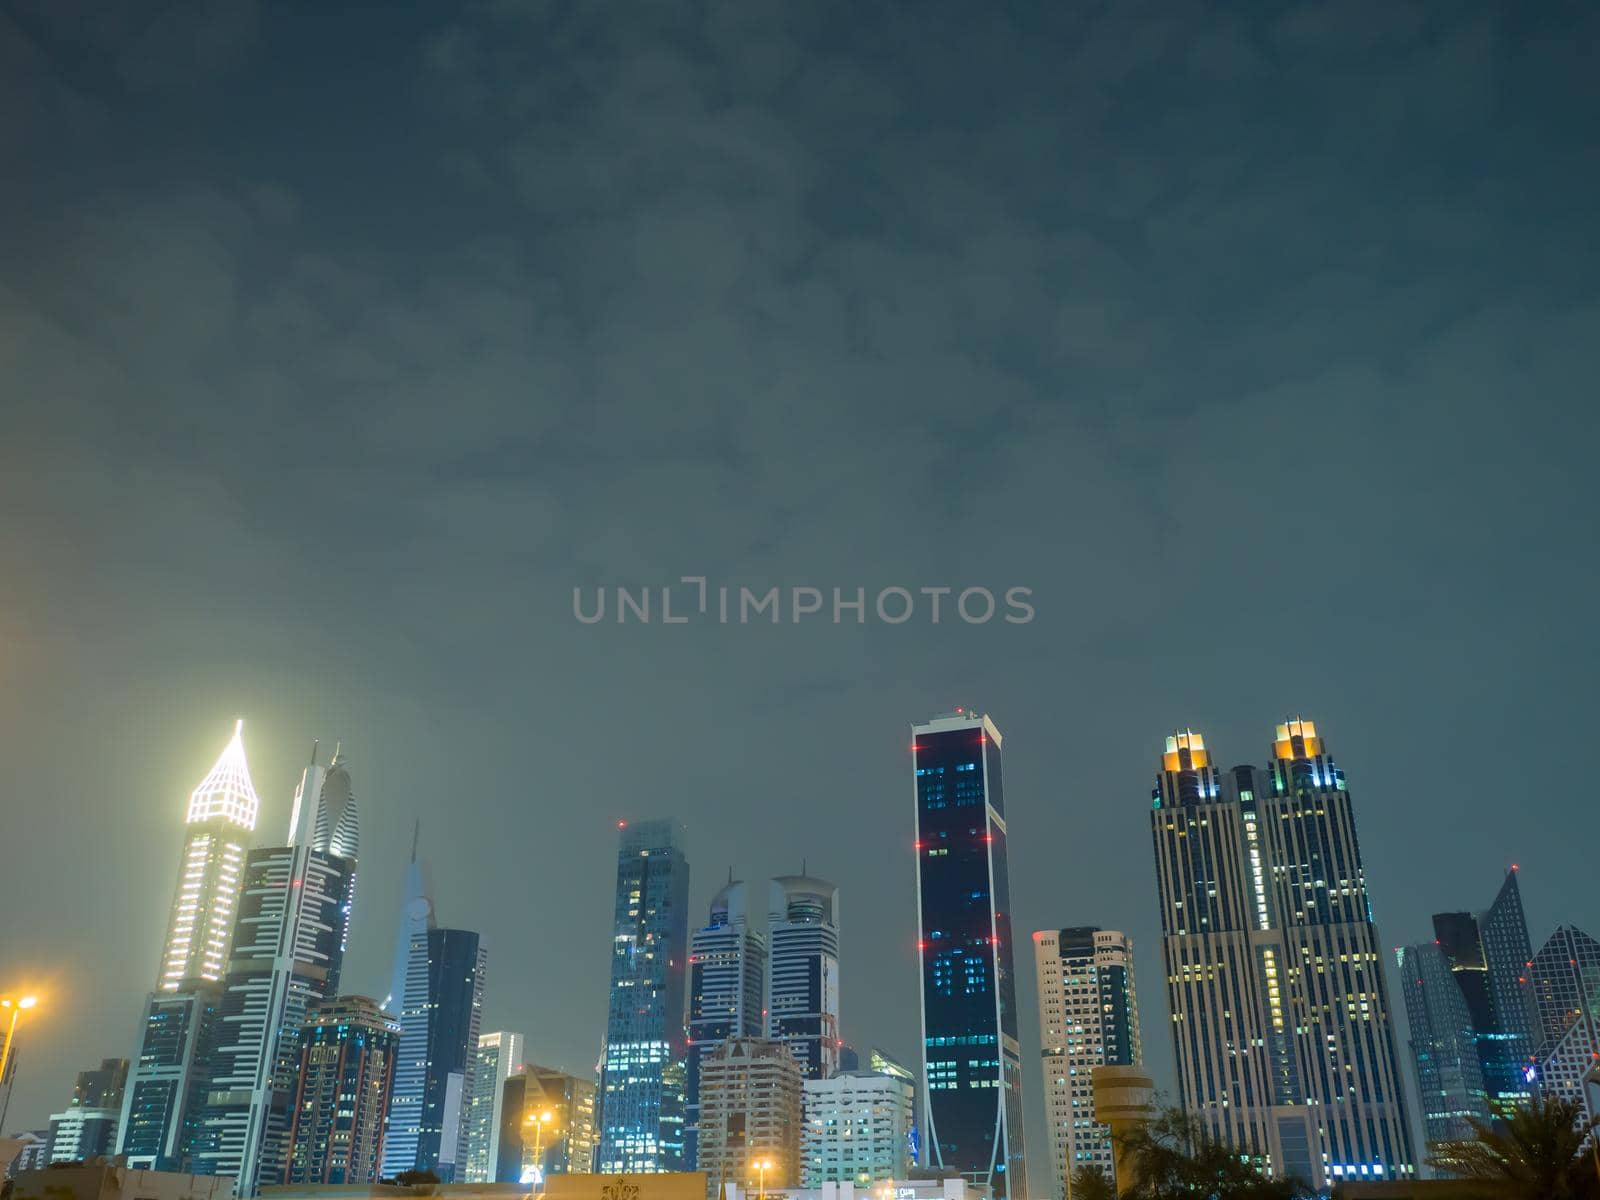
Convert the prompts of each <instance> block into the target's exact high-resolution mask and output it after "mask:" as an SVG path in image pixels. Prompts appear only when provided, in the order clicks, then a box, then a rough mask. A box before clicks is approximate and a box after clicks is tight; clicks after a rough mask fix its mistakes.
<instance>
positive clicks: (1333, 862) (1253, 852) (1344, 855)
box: [1151, 719, 1416, 1187]
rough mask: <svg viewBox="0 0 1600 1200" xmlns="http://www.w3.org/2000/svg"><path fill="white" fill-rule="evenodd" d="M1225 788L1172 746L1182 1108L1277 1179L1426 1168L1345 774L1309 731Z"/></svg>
mask: <svg viewBox="0 0 1600 1200" xmlns="http://www.w3.org/2000/svg"><path fill="white" fill-rule="evenodd" d="M1272 754H1273V757H1272V760H1271V762H1269V763H1268V764H1267V766H1266V767H1265V768H1255V767H1249V766H1243V767H1236V768H1234V769H1233V770H1231V771H1229V772H1228V773H1227V774H1226V775H1225V776H1219V774H1218V771H1217V769H1216V768H1215V767H1213V766H1212V765H1211V761H1210V757H1209V754H1208V752H1207V750H1206V748H1205V743H1204V740H1203V739H1202V738H1201V737H1200V735H1198V734H1196V733H1194V732H1193V731H1188V730H1186V731H1183V732H1180V733H1178V734H1176V735H1174V736H1172V737H1169V738H1168V739H1167V749H1166V754H1165V756H1164V758H1163V761H1162V770H1161V773H1160V775H1159V776H1158V777H1157V782H1156V788H1155V791H1154V793H1153V806H1152V812H1151V833H1152V836H1153V840H1154V844H1155V856H1156V868H1157V879H1158V883H1159V888H1160V899H1161V922H1162V932H1163V934H1164V936H1163V938H1162V950H1163V953H1164V955H1165V959H1166V968H1167V979H1168V998H1169V1001H1170V1005H1171V1012H1172V1017H1173V1022H1172V1031H1173V1041H1174V1049H1175V1051H1176V1053H1177V1059H1178V1090H1179V1096H1180V1099H1181V1101H1182V1104H1183V1106H1184V1107H1185V1108H1186V1109H1188V1110H1189V1111H1190V1112H1192V1113H1194V1114H1195V1115H1197V1116H1198V1117H1199V1118H1200V1119H1201V1120H1202V1121H1203V1122H1204V1123H1205V1124H1206V1126H1207V1127H1208V1128H1209V1129H1210V1130H1211V1132H1212V1133H1213V1134H1214V1135H1215V1136H1217V1137H1219V1138H1221V1139H1222V1140H1224V1141H1226V1142H1228V1143H1229V1144H1231V1145H1233V1146H1235V1147H1237V1148H1238V1150H1239V1151H1240V1152H1241V1153H1242V1154H1245V1155H1248V1156H1249V1157H1250V1158H1252V1159H1253V1160H1255V1161H1256V1162H1258V1163H1259V1164H1261V1165H1262V1166H1263V1167H1264V1168H1266V1169H1267V1170H1269V1171H1270V1172H1272V1173H1273V1174H1277V1175H1284V1174H1288V1175H1296V1176H1300V1177H1302V1178H1304V1179H1306V1180H1308V1181H1309V1182H1310V1183H1312V1184H1313V1185H1314V1186H1317V1187H1322V1186H1325V1185H1326V1184H1328V1183H1336V1182H1338V1181H1340V1180H1345V1179H1352V1178H1354V1179H1357V1180H1359V1179H1363V1178H1365V1179H1407V1178H1413V1177H1414V1176H1415V1171H1416V1161H1415V1156H1414V1154H1413V1151H1412V1146H1411V1136H1410V1129H1409V1126H1408V1124H1407V1121H1406V1114H1405V1108H1404V1093H1403V1091H1402V1087H1401V1082H1400V1075H1399V1067H1398V1059H1397V1056H1396V1054H1395V1047H1394V1029H1393V1022H1392V1020H1391V1017H1390V1013H1389V1002H1388V995H1387V988H1386V986H1385V983H1384V978H1383V967H1382V959H1381V957H1380V955H1379V952H1378V940H1377V932H1376V929H1375V928H1374V926H1373V923H1372V911H1371V906H1370V904H1369V901H1368V898H1367V885H1366V876H1365V873H1364V871H1363V868H1362V865H1361V851H1360V846H1359V844H1358V842H1357V840H1356V830H1355V812H1354V808H1353V806H1352V803H1351V799H1350V793H1349V791H1348V790H1347V788H1346V787H1345V780H1344V773H1343V772H1342V771H1341V770H1339V768H1338V767H1337V766H1336V765H1335V764H1334V762H1333V760H1332V759H1330V758H1329V757H1328V755H1327V752H1326V748H1325V747H1324V745H1323V743H1322V741H1321V739H1320V738H1319V737H1318V735H1317V731H1316V728H1315V726H1314V725H1313V724H1312V723H1311V722H1310V721H1301V720H1298V719H1297V720H1293V721H1288V722H1285V723H1284V724H1282V725H1279V726H1278V727H1277V731H1276V737H1275V738H1274V741H1273V748H1272Z"/></svg>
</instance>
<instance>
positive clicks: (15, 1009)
mask: <svg viewBox="0 0 1600 1200" xmlns="http://www.w3.org/2000/svg"><path fill="white" fill-rule="evenodd" d="M37 1003H39V998H38V997H37V996H22V997H20V998H18V999H15V1000H14V999H12V998H11V997H10V996H0V1008H9V1009H10V1010H11V1022H10V1025H9V1026H8V1027H7V1029H6V1044H5V1046H4V1047H0V1087H4V1088H5V1089H6V1099H5V1105H4V1107H0V1128H3V1127H4V1126H5V1123H6V1110H7V1109H9V1108H10V1107H11V1088H10V1086H9V1085H8V1084H7V1083H6V1071H7V1070H9V1069H10V1067H11V1043H12V1042H14V1041H16V1040H17V1018H18V1017H20V1016H21V1015H22V1010H23V1009H25V1008H32V1007H33V1006H34V1005H35V1004H37Z"/></svg>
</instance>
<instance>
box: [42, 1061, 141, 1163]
mask: <svg viewBox="0 0 1600 1200" xmlns="http://www.w3.org/2000/svg"><path fill="white" fill-rule="evenodd" d="M127 1082H128V1060H127V1059H125V1058H107V1059H102V1060H101V1063H100V1065H99V1066H98V1067H95V1068H92V1069H91V1070H88V1071H79V1072H78V1078H77V1080H76V1081H75V1082H74V1083H73V1086H72V1099H71V1100H70V1101H69V1102H68V1104H67V1107H66V1108H65V1109H64V1110H63V1111H61V1112H58V1113H52V1114H51V1116H50V1155H49V1161H50V1162H82V1161H83V1160H84V1159H86V1158H105V1157H108V1156H109V1155H110V1154H111V1153H112V1152H113V1149H114V1147H115V1146H116V1144H117V1124H118V1122H119V1121H120V1120H121V1117H122V1099H123V1093H124V1091H125V1089H126V1086H127Z"/></svg>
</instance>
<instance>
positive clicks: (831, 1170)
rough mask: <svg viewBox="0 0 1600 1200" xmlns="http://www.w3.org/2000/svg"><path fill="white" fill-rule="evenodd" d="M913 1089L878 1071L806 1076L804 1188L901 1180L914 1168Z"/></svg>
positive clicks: (803, 1098)
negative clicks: (819, 1076) (912, 1158)
mask: <svg viewBox="0 0 1600 1200" xmlns="http://www.w3.org/2000/svg"><path fill="white" fill-rule="evenodd" d="M914 1091H915V1089H913V1087H912V1086H911V1084H910V1083H909V1082H907V1081H906V1080H904V1079H901V1078H898V1077H896V1076H894V1075H889V1074H885V1073H881V1072H878V1071H840V1072H838V1073H837V1074H835V1075H834V1076H833V1077H832V1078H831V1079H807V1080H805V1081H804V1083H803V1084H802V1093H801V1102H802V1105H803V1108H804V1113H805V1124H804V1125H803V1126H802V1127H801V1131H800V1184H801V1186H802V1187H808V1188H815V1187H821V1186H822V1185H823V1184H825V1183H842V1182H847V1181H848V1182H851V1183H855V1184H857V1185H862V1184H871V1183H878V1182H881V1181H883V1180H888V1179H903V1178H904V1177H905V1176H906V1175H907V1174H908V1173H909V1171H910V1169H911V1125H912V1103H913V1095H914Z"/></svg>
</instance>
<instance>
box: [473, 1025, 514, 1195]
mask: <svg viewBox="0 0 1600 1200" xmlns="http://www.w3.org/2000/svg"><path fill="white" fill-rule="evenodd" d="M524 1053H525V1048H524V1041H523V1037H522V1035H521V1034H520V1033H505V1032H496V1033H484V1034H479V1035H478V1052H477V1055H476V1061H475V1062H474V1064H473V1073H472V1095H471V1096H470V1097H468V1099H467V1148H466V1178H465V1180H464V1182H466V1183H492V1182H493V1181H494V1171H495V1162H496V1161H497V1159H498V1158H499V1156H500V1108H501V1105H502V1104H503V1102H504V1101H505V1094H506V1090H505V1083H506V1080H508V1079H510V1078H511V1076H513V1075H515V1074H516V1073H517V1072H518V1071H520V1070H521V1069H522V1066H523V1061H524V1058H523V1056H524Z"/></svg>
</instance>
